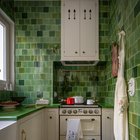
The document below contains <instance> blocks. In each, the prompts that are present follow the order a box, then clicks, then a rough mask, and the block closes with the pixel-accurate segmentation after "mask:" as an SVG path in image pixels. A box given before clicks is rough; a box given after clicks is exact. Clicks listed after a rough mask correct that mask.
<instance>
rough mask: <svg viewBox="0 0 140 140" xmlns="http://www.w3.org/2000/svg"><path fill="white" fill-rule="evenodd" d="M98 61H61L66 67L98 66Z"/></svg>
mask: <svg viewBox="0 0 140 140" xmlns="http://www.w3.org/2000/svg"><path fill="white" fill-rule="evenodd" d="M98 62H99V60H98V61H61V63H62V65H64V66H96V65H97V64H98Z"/></svg>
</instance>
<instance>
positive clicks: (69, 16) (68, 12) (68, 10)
mask: <svg viewBox="0 0 140 140" xmlns="http://www.w3.org/2000/svg"><path fill="white" fill-rule="evenodd" d="M68 19H70V9H69V10H68Z"/></svg>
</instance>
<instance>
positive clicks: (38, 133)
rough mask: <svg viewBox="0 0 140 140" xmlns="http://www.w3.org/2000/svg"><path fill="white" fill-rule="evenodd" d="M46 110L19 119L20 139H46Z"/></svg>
mask: <svg viewBox="0 0 140 140" xmlns="http://www.w3.org/2000/svg"><path fill="white" fill-rule="evenodd" d="M43 111H44V110H40V111H37V112H35V113H33V114H31V115H29V116H27V117H25V118H23V119H21V120H19V121H18V134H19V135H18V140H44V137H43V135H44V113H43Z"/></svg>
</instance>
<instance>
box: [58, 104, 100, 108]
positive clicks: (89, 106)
mask: <svg viewBox="0 0 140 140" xmlns="http://www.w3.org/2000/svg"><path fill="white" fill-rule="evenodd" d="M60 107H61V108H97V107H100V106H99V105H98V104H91V105H87V104H74V105H66V104H62V105H61V106H60Z"/></svg>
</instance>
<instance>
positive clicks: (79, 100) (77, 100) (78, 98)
mask: <svg viewBox="0 0 140 140" xmlns="http://www.w3.org/2000/svg"><path fill="white" fill-rule="evenodd" d="M73 98H74V102H75V104H83V103H84V98H83V97H82V96H74V97H73Z"/></svg>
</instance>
